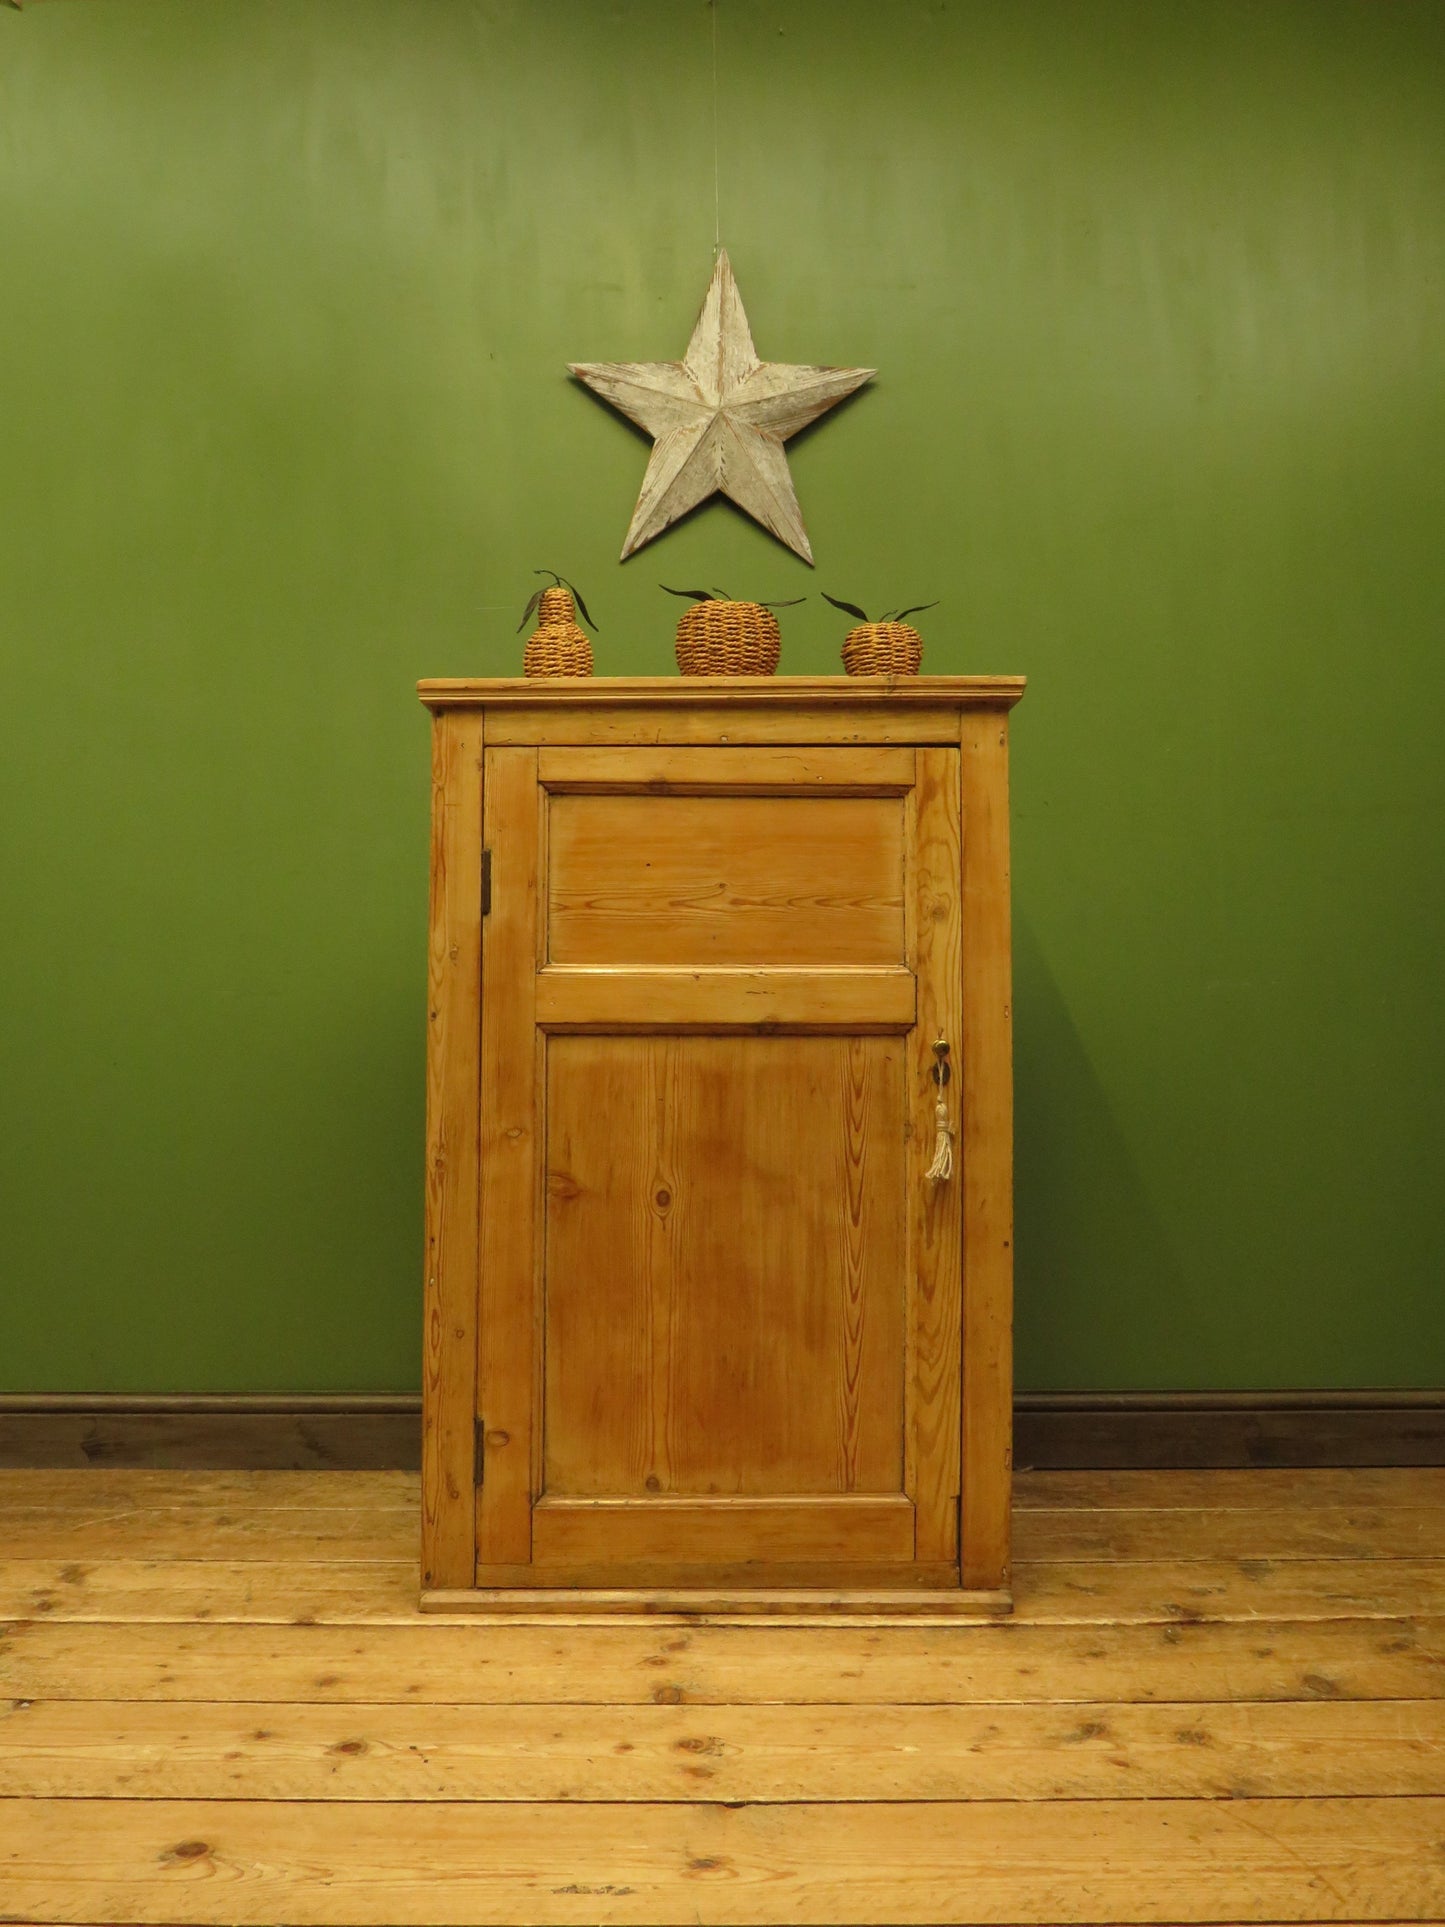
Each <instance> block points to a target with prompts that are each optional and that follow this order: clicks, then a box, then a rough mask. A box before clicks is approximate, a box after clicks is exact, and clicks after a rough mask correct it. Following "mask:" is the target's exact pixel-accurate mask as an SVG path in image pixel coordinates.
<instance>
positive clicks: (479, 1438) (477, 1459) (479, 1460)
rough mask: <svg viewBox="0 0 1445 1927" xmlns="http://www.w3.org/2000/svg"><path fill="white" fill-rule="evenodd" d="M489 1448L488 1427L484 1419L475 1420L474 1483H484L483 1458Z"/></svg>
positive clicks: (473, 1436) (473, 1447)
mask: <svg viewBox="0 0 1445 1927" xmlns="http://www.w3.org/2000/svg"><path fill="white" fill-rule="evenodd" d="M486 1450H487V1428H486V1424H485V1422H484V1421H483V1420H482V1419H476V1420H474V1422H473V1430H472V1484H473V1485H480V1484H481V1483H482V1472H483V1469H484V1467H483V1460H484V1458H485V1455H486Z"/></svg>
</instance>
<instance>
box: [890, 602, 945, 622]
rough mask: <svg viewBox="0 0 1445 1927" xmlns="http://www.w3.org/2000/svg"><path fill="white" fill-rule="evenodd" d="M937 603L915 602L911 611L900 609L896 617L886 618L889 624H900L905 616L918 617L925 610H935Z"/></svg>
mask: <svg viewBox="0 0 1445 1927" xmlns="http://www.w3.org/2000/svg"><path fill="white" fill-rule="evenodd" d="M937 607H938V602H937V601H933V602H915V603H914V605H913V607H912V608H911V609H900V610H899V611H898V613H897V615H892V616H889V617H888V621H889V622H902V621H903V619H904V617H905V616H919V615H922V614H923V611H924V610H925V609H936V608H937Z"/></svg>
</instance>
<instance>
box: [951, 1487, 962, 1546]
mask: <svg viewBox="0 0 1445 1927" xmlns="http://www.w3.org/2000/svg"><path fill="white" fill-rule="evenodd" d="M953 1518H954V1527H953V1552H954V1557H955V1558H959V1559H961V1558H962V1557H963V1494H962V1493H961V1492H960V1493H959V1495H958V1497H957V1498H956V1499H955V1500H954V1502H953Z"/></svg>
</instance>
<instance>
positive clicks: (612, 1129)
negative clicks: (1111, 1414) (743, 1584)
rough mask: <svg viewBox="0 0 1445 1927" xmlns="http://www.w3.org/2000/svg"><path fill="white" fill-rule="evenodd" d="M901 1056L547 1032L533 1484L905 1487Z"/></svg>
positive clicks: (784, 1043) (883, 1043) (576, 1490)
mask: <svg viewBox="0 0 1445 1927" xmlns="http://www.w3.org/2000/svg"><path fill="white" fill-rule="evenodd" d="M901 1057H902V1052H901V1047H900V1045H899V1044H898V1043H897V1042H895V1041H894V1040H892V1039H889V1038H869V1039H860V1038H846V1037H845V1038H822V1037H819V1038H799V1037H789V1038H769V1037H759V1038H742V1039H733V1038H726V1037H709V1036H700V1037H664V1038H619V1037H611V1038H584V1037H562V1038H555V1039H554V1040H553V1042H552V1046H551V1052H550V1070H549V1077H550V1092H549V1100H548V1115H549V1141H548V1170H549V1178H548V1218H547V1247H548V1254H549V1255H548V1279H547V1304H546V1340H545V1342H546V1351H547V1359H548V1380H547V1399H548V1404H547V1420H546V1436H547V1470H546V1485H547V1490H548V1491H549V1492H552V1493H559V1494H565V1493H571V1494H574V1495H587V1494H590V1495H594V1496H601V1495H603V1494H612V1495H624V1494H627V1493H635V1494H638V1495H643V1494H646V1493H648V1492H654V1491H655V1492H659V1493H661V1492H692V1493H707V1492H718V1493H726V1492H740V1493H752V1494H754V1495H757V1496H762V1495H766V1494H779V1493H786V1492H793V1493H800V1494H806V1493H813V1494H826V1493H833V1492H845V1491H848V1490H857V1491H860V1492H875V1493H883V1492H893V1493H899V1492H901V1490H902V1464H901V1458H900V1441H901V1435H902V1408H901V1393H902V1387H901V1384H900V1381H899V1377H898V1371H897V1367H898V1361H899V1359H900V1358H901V1355H902V1316H903V1270H902V1265H903V1247H902V1226H901V1222H900V1215H901V1214H900V1213H899V1211H898V1208H897V1205H896V1199H897V1197H898V1191H899V1179H900V1166H901V1161H902V1160H901V1146H900V1145H899V1144H898V1143H897V1141H896V1139H895V1140H894V1142H893V1143H892V1144H891V1145H890V1143H889V1141H888V1137H887V1134H886V1132H878V1131H876V1130H874V1129H872V1128H870V1127H869V1124H868V1120H871V1119H873V1118H875V1117H877V1118H882V1119H887V1118H888V1117H889V1116H893V1117H898V1116H900V1115H901V1106H902V1098H901V1088H900V1080H901ZM599 1120H605V1125H606V1128H605V1131H599V1129H598V1128H597V1127H598V1121H599ZM740 1169H743V1170H745V1171H746V1172H747V1177H748V1182H747V1186H746V1188H744V1189H740V1188H739V1186H738V1184H737V1181H736V1179H737V1173H738V1171H739V1170H740ZM720 1278H726V1279H727V1281H728V1288H727V1290H726V1291H719V1290H718V1289H717V1283H718V1280H719V1279H720Z"/></svg>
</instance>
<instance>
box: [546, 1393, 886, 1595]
mask: <svg viewBox="0 0 1445 1927" xmlns="http://www.w3.org/2000/svg"><path fill="white" fill-rule="evenodd" d="M854 1431H855V1435H856V1422H855V1427H854ZM846 1438H847V1434H846V1432H845V1443H846ZM532 1541H533V1549H532V1558H533V1561H534V1563H536V1564H538V1565H543V1566H556V1565H569V1566H570V1565H576V1566H585V1565H589V1564H591V1565H594V1566H596V1567H597V1568H599V1569H601V1570H605V1568H606V1567H607V1565H608V1564H609V1562H610V1563H611V1564H612V1565H613V1567H614V1570H615V1571H617V1572H618V1574H619V1575H620V1574H621V1573H622V1572H623V1570H624V1569H625V1568H628V1567H632V1566H637V1565H647V1566H651V1565H674V1566H682V1567H685V1566H689V1565H698V1566H703V1567H706V1568H709V1569H710V1570H711V1571H714V1572H715V1571H720V1570H723V1569H725V1568H727V1567H729V1566H736V1565H745V1564H748V1563H750V1562H752V1561H755V1560H756V1561H758V1562H759V1563H766V1565H767V1566H769V1567H774V1566H776V1565H777V1564H779V1563H788V1564H793V1565H800V1564H803V1563H804V1562H809V1563H810V1562H812V1561H814V1560H817V1561H819V1562H820V1563H828V1564H834V1565H837V1564H843V1565H850V1564H853V1563H854V1562H857V1563H859V1564H876V1563H877V1562H878V1561H880V1560H888V1561H892V1560H895V1559H907V1560H911V1559H912V1558H913V1505H912V1502H911V1501H910V1500H908V1499H905V1498H904V1497H903V1496H902V1495H901V1494H898V1495H897V1496H892V1497H886V1496H885V1497H873V1496H866V1495H864V1494H862V1493H859V1492H856V1491H852V1492H850V1493H849V1494H848V1496H846V1497H840V1498H817V1497H807V1498H800V1497H798V1496H796V1495H793V1494H790V1495H789V1496H788V1497H787V1498H780V1499H760V1498H752V1497H741V1496H737V1497H726V1498H722V1497H719V1498H707V1499H682V1498H677V1497H675V1496H666V1497H664V1496H663V1495H661V1494H648V1495H647V1496H646V1497H643V1498H629V1499H616V1498H605V1499H562V1498H556V1497H551V1496H547V1497H543V1498H542V1499H540V1500H539V1501H538V1503H537V1505H536V1507H535V1509H534V1511H533V1513H532Z"/></svg>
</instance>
